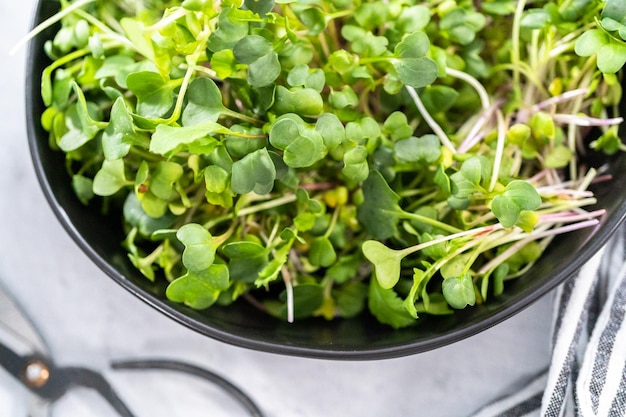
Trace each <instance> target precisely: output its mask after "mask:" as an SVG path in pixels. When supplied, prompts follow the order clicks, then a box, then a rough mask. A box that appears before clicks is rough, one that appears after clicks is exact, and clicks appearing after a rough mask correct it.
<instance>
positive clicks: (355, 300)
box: [333, 282, 368, 318]
mask: <svg viewBox="0 0 626 417" xmlns="http://www.w3.org/2000/svg"><path fill="white" fill-rule="evenodd" d="M367 293H368V288H367V285H366V284H364V283H362V282H350V283H347V284H346V285H342V286H341V287H340V288H338V289H334V291H333V296H334V297H335V300H336V302H337V312H338V313H339V316H340V317H343V318H351V317H356V316H358V315H359V314H360V313H361V312H362V311H363V309H364V308H365V301H366V299H367Z"/></svg>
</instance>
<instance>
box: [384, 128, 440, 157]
mask: <svg viewBox="0 0 626 417" xmlns="http://www.w3.org/2000/svg"><path fill="white" fill-rule="evenodd" d="M394 150H395V153H396V156H397V158H398V159H400V160H403V161H407V162H425V163H428V164H430V163H433V162H436V161H438V160H439V158H440V157H441V144H440V142H439V138H438V137H437V136H435V135H430V134H429V135H424V136H422V137H421V138H416V137H414V136H412V137H410V138H407V139H402V140H400V141H398V142H396V143H395V144H394Z"/></svg>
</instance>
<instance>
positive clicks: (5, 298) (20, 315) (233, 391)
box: [0, 285, 263, 417]
mask: <svg viewBox="0 0 626 417" xmlns="http://www.w3.org/2000/svg"><path fill="white" fill-rule="evenodd" d="M47 352H48V348H47V346H46V344H45V342H44V341H43V339H42V338H41V336H40V334H39V332H38V331H37V329H36V327H35V326H34V324H33V323H32V322H31V321H30V320H29V319H28V317H27V316H26V315H25V314H24V311H23V310H22V309H21V308H20V307H19V305H18V303H17V302H16V300H15V298H13V297H12V296H11V295H10V294H9V293H8V292H7V290H6V289H5V288H3V287H2V286H1V285H0V367H2V368H4V369H5V370H6V371H7V372H8V373H9V374H10V375H12V376H13V377H14V378H15V379H16V380H18V381H19V382H20V383H21V384H22V385H23V386H25V387H26V388H27V389H28V390H29V391H30V393H32V396H33V397H34V398H33V402H32V404H31V405H30V406H31V407H30V410H29V412H30V414H29V417H43V416H49V415H51V410H52V406H53V405H54V403H55V402H56V401H58V400H59V399H60V398H62V397H63V396H64V395H65V394H66V393H67V392H68V391H69V390H70V389H72V388H75V387H83V388H88V389H92V390H94V391H95V392H97V393H98V394H99V395H100V396H101V397H102V398H103V399H104V400H105V401H106V402H107V403H108V404H109V405H110V406H111V407H112V408H113V410H114V411H116V412H117V414H119V415H120V417H135V414H133V413H132V411H131V410H130V409H129V408H128V406H127V405H126V404H125V403H124V401H122V399H121V398H120V396H119V395H118V393H117V392H116V391H115V389H114V388H113V387H112V386H111V384H110V383H109V382H108V381H107V380H106V378H105V377H104V376H103V375H102V374H100V373H99V372H96V371H94V370H92V369H89V368H85V367H80V366H57V365H56V364H55V363H54V361H53V359H52V358H51V357H50V355H48V354H47ZM111 367H112V369H116V370H161V371H175V372H181V373H185V374H188V375H192V376H195V377H198V378H201V379H203V380H205V381H208V382H212V383H214V384H216V385H218V386H219V387H220V388H222V389H223V390H224V391H225V392H226V393H227V394H228V395H230V396H231V397H232V398H233V399H234V400H236V401H237V402H238V403H239V404H240V405H241V406H242V407H243V408H244V409H245V410H246V411H247V413H248V414H249V415H250V416H253V417H263V414H262V413H261V411H260V409H259V408H258V407H257V406H256V405H255V403H254V402H253V401H252V400H251V399H250V398H249V397H248V396H247V395H246V394H245V393H244V392H243V391H242V390H240V389H239V388H237V387H236V386H235V385H233V384H232V383H231V382H229V381H228V380H226V379H224V378H223V377H221V376H219V375H218V374H215V373H213V372H211V371H209V370H207V369H204V368H201V367H198V366H195V365H191V364H188V363H185V362H180V361H174V360H162V359H146V360H125V361H114V362H112V363H111Z"/></svg>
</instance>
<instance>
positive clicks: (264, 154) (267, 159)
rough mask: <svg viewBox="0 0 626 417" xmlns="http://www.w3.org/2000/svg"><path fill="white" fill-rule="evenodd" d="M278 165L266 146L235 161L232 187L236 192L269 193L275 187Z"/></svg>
mask: <svg viewBox="0 0 626 417" xmlns="http://www.w3.org/2000/svg"><path fill="white" fill-rule="evenodd" d="M275 179H276V167H275V166H274V163H273V162H272V158H271V156H270V154H269V153H268V151H267V149H266V148H263V149H258V150H256V151H254V152H252V153H251V154H248V155H246V156H245V157H243V158H242V159H240V160H239V161H236V162H235V163H233V168H232V179H231V187H232V189H233V192H235V193H236V194H247V193H249V192H252V191H254V192H255V193H256V194H260V195H263V194H268V193H269V192H270V191H272V188H274V180H275Z"/></svg>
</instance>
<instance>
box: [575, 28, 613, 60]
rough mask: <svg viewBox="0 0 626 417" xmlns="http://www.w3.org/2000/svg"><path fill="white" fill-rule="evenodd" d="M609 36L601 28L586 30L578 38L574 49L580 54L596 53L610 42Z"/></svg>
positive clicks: (589, 54)
mask: <svg viewBox="0 0 626 417" xmlns="http://www.w3.org/2000/svg"><path fill="white" fill-rule="evenodd" d="M608 40H609V38H608V36H607V35H606V33H604V32H602V31H601V30H599V29H592V30H588V31H586V32H584V33H583V34H582V35H580V37H579V38H578V39H577V40H576V45H575V48H574V51H575V52H576V53H577V54H578V55H580V56H591V55H594V54H596V53H597V52H598V50H600V48H602V47H603V46H604V45H606V44H607V43H608Z"/></svg>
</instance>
